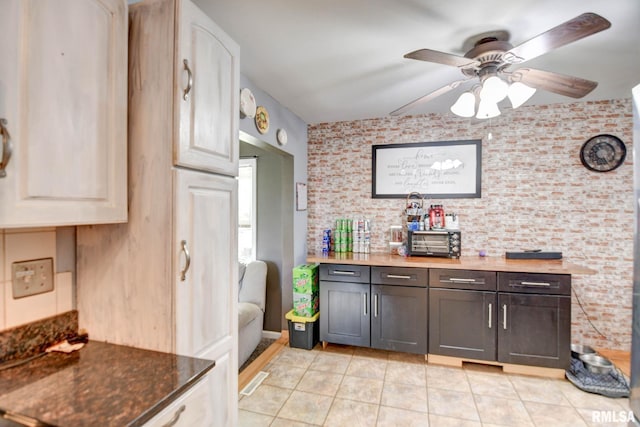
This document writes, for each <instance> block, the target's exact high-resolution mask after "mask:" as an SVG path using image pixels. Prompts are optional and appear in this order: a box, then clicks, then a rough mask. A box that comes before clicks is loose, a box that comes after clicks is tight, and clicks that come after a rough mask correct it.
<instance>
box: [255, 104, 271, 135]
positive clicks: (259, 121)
mask: <svg viewBox="0 0 640 427" xmlns="http://www.w3.org/2000/svg"><path fill="white" fill-rule="evenodd" d="M256 127H257V128H258V132H260V133H267V131H268V130H269V113H268V112H267V109H266V108H264V107H262V106H260V107H258V108H257V109H256Z"/></svg>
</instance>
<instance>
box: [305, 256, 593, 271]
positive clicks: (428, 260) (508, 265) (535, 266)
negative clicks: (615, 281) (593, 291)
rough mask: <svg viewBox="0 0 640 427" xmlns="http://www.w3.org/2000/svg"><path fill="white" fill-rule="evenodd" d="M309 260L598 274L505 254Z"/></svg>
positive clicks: (557, 262)
mask: <svg viewBox="0 0 640 427" xmlns="http://www.w3.org/2000/svg"><path fill="white" fill-rule="evenodd" d="M307 262H310V263H320V264H355V265H369V266H385V267H419V268H451V269H456V270H484V271H512V272H525V273H553V274H596V273H597V272H596V271H595V270H593V269H590V268H587V267H583V266H581V265H578V264H573V263H570V262H568V261H565V260H562V259H560V260H536V259H506V258H505V257H479V256H477V257H476V256H466V257H461V258H460V259H450V258H437V257H403V256H400V255H391V254H387V253H371V254H361V253H333V252H332V253H329V254H315V255H314V254H310V255H308V256H307Z"/></svg>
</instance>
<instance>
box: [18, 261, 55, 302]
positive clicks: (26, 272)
mask: <svg viewBox="0 0 640 427" xmlns="http://www.w3.org/2000/svg"><path fill="white" fill-rule="evenodd" d="M11 268H12V271H11V278H12V281H13V298H14V299H17V298H23V297H28V296H31V295H37V294H42V293H45V292H51V291H53V258H43V259H35V260H31V261H22V262H14V263H13V264H11Z"/></svg>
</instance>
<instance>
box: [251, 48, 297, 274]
mask: <svg viewBox="0 0 640 427" xmlns="http://www.w3.org/2000/svg"><path fill="white" fill-rule="evenodd" d="M241 58H242V57H241ZM240 87H241V88H245V87H247V88H249V89H251V92H253V95H254V96H255V98H256V103H257V105H262V106H264V107H266V109H267V111H268V113H269V122H270V125H269V130H268V131H267V133H265V134H264V135H263V134H260V132H258V129H257V128H256V125H255V122H254V120H253V119H249V118H247V117H245V118H242V117H241V118H240V130H241V131H243V132H246V133H248V134H249V135H251V136H253V137H254V138H257V139H260V140H262V141H264V142H265V143H267V144H269V145H273V146H274V147H278V148H279V149H280V150H282V151H285V152H287V153H289V154H291V155H293V158H294V161H293V180H294V186H293V188H291V191H292V193H293V196H294V198H293V200H295V191H296V190H295V183H296V182H302V183H305V184H306V183H307V124H306V123H305V122H304V121H302V119H301V118H299V117H298V116H296V115H295V114H293V113H292V112H291V111H289V110H288V109H287V108H285V107H284V106H282V105H280V103H279V102H278V101H277V100H276V99H274V98H272V97H271V96H270V95H269V94H268V93H266V92H264V91H263V90H261V89H260V88H258V87H257V86H256V85H254V84H253V82H251V81H250V80H249V79H248V78H246V77H245V76H243V75H240ZM280 128H282V129H285V130H286V131H287V136H288V142H287V144H286V145H284V146H282V145H280V144H278V142H277V140H276V131H277V130H278V129H280ZM291 209H292V210H293V229H294V238H293V254H294V259H293V264H294V265H298V264H303V263H305V262H306V259H307V211H296V210H295V205H293V206H291Z"/></svg>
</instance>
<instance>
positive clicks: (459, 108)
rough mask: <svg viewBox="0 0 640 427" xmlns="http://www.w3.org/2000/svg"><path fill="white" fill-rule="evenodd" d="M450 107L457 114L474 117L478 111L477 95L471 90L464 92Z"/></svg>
mask: <svg viewBox="0 0 640 427" xmlns="http://www.w3.org/2000/svg"><path fill="white" fill-rule="evenodd" d="M450 109H451V112H452V113H453V114H455V115H456V116H460V117H473V115H474V114H475V113H476V97H475V96H474V95H473V93H471V92H464V93H463V94H462V95H460V97H459V98H458V100H457V101H456V103H455V104H453V105H452V106H451V108H450Z"/></svg>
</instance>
